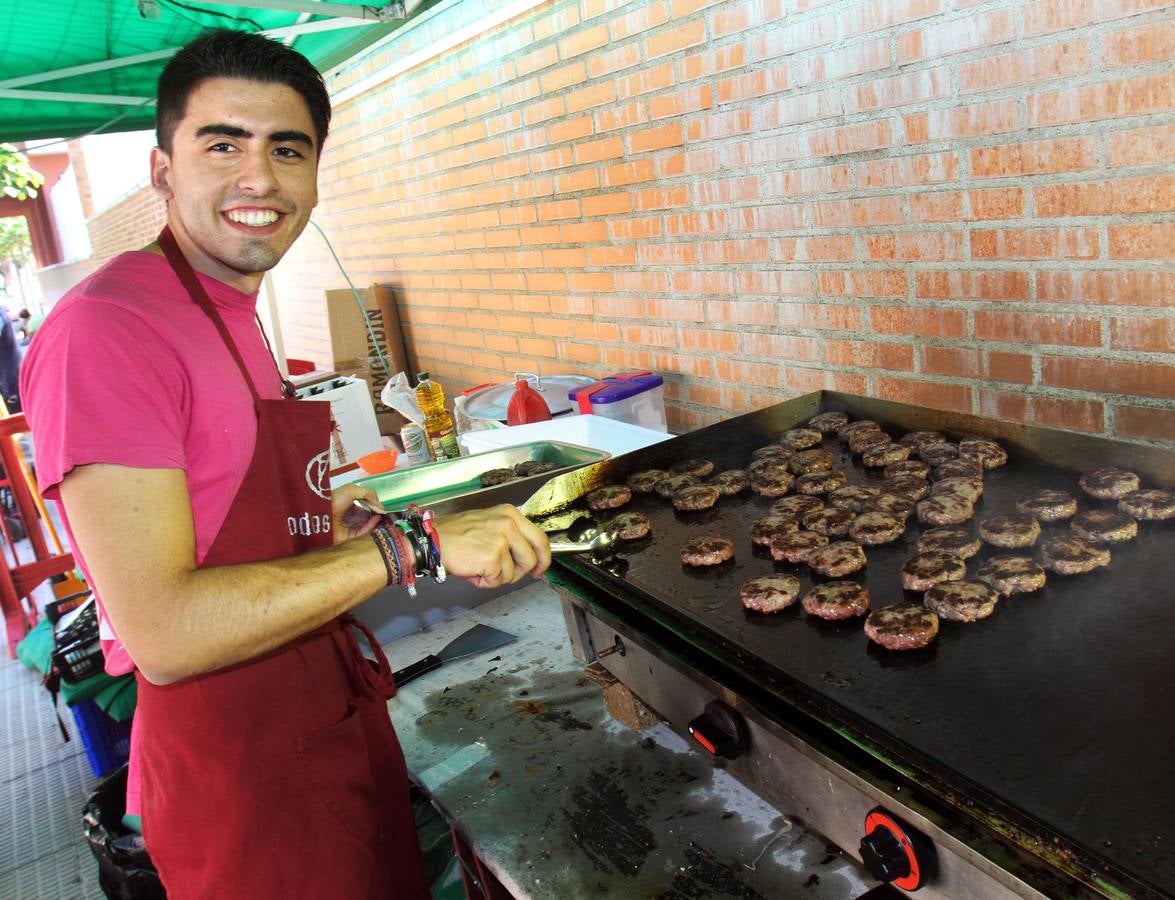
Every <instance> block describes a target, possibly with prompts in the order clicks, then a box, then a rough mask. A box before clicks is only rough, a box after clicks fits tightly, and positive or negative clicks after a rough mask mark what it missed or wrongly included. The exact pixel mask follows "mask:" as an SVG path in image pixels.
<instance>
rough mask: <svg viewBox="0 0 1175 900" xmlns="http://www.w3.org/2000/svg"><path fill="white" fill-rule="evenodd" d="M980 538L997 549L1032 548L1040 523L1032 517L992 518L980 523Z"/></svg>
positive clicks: (1038, 532) (1037, 535)
mask: <svg viewBox="0 0 1175 900" xmlns="http://www.w3.org/2000/svg"><path fill="white" fill-rule="evenodd" d="M979 536H980V537H981V538H983V539H984V540H985V541H987V542H988V543H989V544H991V545H992V546H995V547H1031V546H1032V545H1033V544H1035V543H1036V539H1037V538H1038V537H1040V523H1039V522H1038V521H1036V519H1034V518H1032V516H1022V515H1015V516H991V517H990V518H987V519H984V520H983V521H982V522H980V523H979Z"/></svg>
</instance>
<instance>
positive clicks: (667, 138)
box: [630, 123, 683, 153]
mask: <svg viewBox="0 0 1175 900" xmlns="http://www.w3.org/2000/svg"><path fill="white" fill-rule="evenodd" d="M630 140H631V141H632V152H633V153H646V152H648V151H650V150H664V149H665V148H666V147H680V146H681V145H682V143H683V138H682V134H681V125H680V124H679V123H674V124H672V125H662V126H661V127H660V128H649V129H646V130H645V131H634V132H633V133H632V135H631V138H630Z"/></svg>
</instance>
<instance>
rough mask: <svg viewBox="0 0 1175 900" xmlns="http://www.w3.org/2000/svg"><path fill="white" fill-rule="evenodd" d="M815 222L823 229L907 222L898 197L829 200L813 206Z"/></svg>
mask: <svg viewBox="0 0 1175 900" xmlns="http://www.w3.org/2000/svg"><path fill="white" fill-rule="evenodd" d="M812 210H813V214H814V221H815V223H816V225H818V226H820V227H822V228H832V227H837V226H845V227H847V226H852V225H894V224H898V223H901V222H904V221H905V216H904V215H903V213H902V201H901V199H900V198H898V197H870V198H867V199H861V200H827V201H822V202H818V203H814V204H812Z"/></svg>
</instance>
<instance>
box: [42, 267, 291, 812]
mask: <svg viewBox="0 0 1175 900" xmlns="http://www.w3.org/2000/svg"><path fill="white" fill-rule="evenodd" d="M199 278H200V281H201V283H202V284H203V285H204V288H205V290H206V291H207V292H208V295H209V297H211V299H212V302H213V304H214V305H215V306H216V308H217V310H218V311H219V312H220V315H221V317H222V318H223V319H224V322H225V324H226V326H227V327H228V330H229V332H230V333H231V334H232V336H233V340H234V342H235V343H236V345H237V348H238V349H239V351H240V353H241V356H242V357H243V359H244V360H245V365H246V366H247V368H248V369H249V372H250V374H251V376H252V378H253V383H254V384H255V385H256V386H257V390H258V391H259V392H260V394H261V396H262V397H263V398H269V399H276V398H278V397H280V395H281V378H280V376H279V374H278V371H277V367H276V366H275V364H274V361H273V357H272V356H270V354H269V351H268V349H267V348H266V346H265V343H264V341H263V340H262V337H261V332H260V330H259V328H258V326H257V322H256V319H255V312H254V310H255V304H256V295H251V294H243V293H241V292H240V291H237V290H236V289H234V288H232V287H229V286H228V285H226V284H223V283H222V282H219V281H216V280H214V279H212V278H208V277H205V276H203V275H200V276H199ZM21 400H22V402H23V404H24V409H25V414H26V415H27V417H28V421H29V424H30V426H31V428H32V431H33V439H34V442H35V458H36V468H37V482H38V484H39V486H40V489H41V492H42V494H43V495H44V496H45V497H47V498H49V499H52V500H58V499H59V492H58V487H59V485H60V484H61V481H62V479H63V478H65V476H66V475H68V474H69V471H70V470H71V469H73V468H74V467H75V466H83V465H86V464H88V463H112V464H115V465H122V466H131V467H135V468H145V469H183V470H184V472H185V474H186V476H187V480H188V491H189V493H190V495H191V500H192V515H193V519H194V525H195V531H196V561H197V562H200V561H202V560H203V559H204V557H205V556H206V555H207V553H208V550H209V548H210V547H211V546H212V543H213V541H215V539H216V535H217V533H218V532H219V530H220V527H221V524H222V523H223V521H224V519H225V516H226V515H227V513H228V510H229V506H230V505H231V503H232V501H233V498H234V496H235V495H236V493H237V490H238V489H239V488H240V485H241V482H242V481H243V480H244V477H245V472H246V470H247V469H248V467H249V462H250V460H251V458H252V456H253V447H254V444H255V442H256V428H257V420H256V416H255V414H254V410H253V402H252V398H251V396H250V394H249V390H248V388H247V386H246V385H245V382H244V379H243V378H242V377H241V374H240V371H239V369H238V368H237V366H236V364H235V363H234V362H233V359H232V357H231V356H230V355H229V352H228V350H227V349H226V348H225V346H224V342H223V341H222V340H221V338H220V335H219V334H218V333H217V331H216V328H215V326H214V325H213V324H212V321H211V320H210V319H209V318H208V316H207V315H205V314H204V312H203V311H201V310H200V308H199V307H198V306H196V304H195V303H193V302H192V300H191V299H190V298H189V297H188V295H187V293H186V292H185V291H184V288H183V286H182V285H181V284H180V282H179V279H178V278H177V277H176V276H175V274H174V273H173V272H172V271H171V268H170V266H169V265H168V263H167V260H166V259H164V257H162V256H160V255H158V254H155V253H149V252H146V251H136V252H133V253H124V254H122V255H121V256H118V257H116V258H115V259H113V260H111V261H110V262H109V263H107V264H106V265H105V266H103V267H102V268H101V269H99V270H98V271H97V272H95V273H94V274H93V275H91V276H90V277H89V278H87V279H86V280H85V281H83V282H82V283H81V284H79V285H77V286H76V287H75V288H74V289H73V290H71V291H70V292H69V293H68V294H66V296H65V297H63V298H62V299H61V300H60V301H59V302H58V303H57V305H56V306H55V307H54V308H53V311H52V312H51V313H50V314H49V316H48V317H47V318H46V319H45V322H44V324H43V325H42V326H41V328H40V329H39V330H38V332H37V338H36V340H35V341H33V342H32V343H31V344H30V346H29V351H28V354H27V356H26V357H25V360H24V363H23V365H22V367H21ZM144 500H145V503H144V507H145V508H146V509H149V508H150V498H144ZM58 511H59V512H60V513H61V516H62V520H63V522H64V524H65V527H66V531H67V533H68V534H69V539H70V544H71V546H72V547H73V551H74V555H75V558H76V559H77V561H78V564H79V565H80V566H81V568H82V571H83V572H85V575H86V580H87V582H88V583H89V584H90V586H91V587H92V588H94V593H95V596H96V597H97V600H98V607H99V621H100V628H101V633H102V648H103V651H104V652H105V655H106V670H107V671H108V672H110V673H111V674H112V675H120V674H123V673H126V672H130V671H132V670H133V668H134V663H133V662H132V661H131V659H130V657H129V655H128V654H127V652H126V649H125V648H124V647H123V645H122V642H121V641H119V640H118V635H117V634H116V633H115V631H114V629H113V628H112V627H111V624H110V622H109V620H108V618H107V617H106V615H105V612H104V610H103V608H102V597H101V586H100V585H95V584H94V581H93V579H92V578H91V577H90V572H89V569H88V568H87V566H86V561H85V558H84V556H83V555H82V554H81V553H79V552H78V548H77V544H76V542H75V541H74V540H73V534H72V531H71V530H70V528H69V520H68V517H67V516H66V515H65V511H64V509H62V508H61V505H60V503H58ZM110 526H111V527H112V528H117V527H118V522H117V521H112V522H111V523H110ZM134 768H136V767H135V766H134V765H133V760H132V769H134ZM135 775H137V773H135V772H132V779H134V776H135ZM135 793H136V792H135V791H133V790H132V794H131V797H129V798H128V802H130V803H134V800H135V797H134V794H135Z"/></svg>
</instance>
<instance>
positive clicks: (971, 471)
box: [930, 459, 983, 481]
mask: <svg viewBox="0 0 1175 900" xmlns="http://www.w3.org/2000/svg"><path fill="white" fill-rule="evenodd" d="M930 477H931V478H933V479H934V480H935V481H942V480H943V479H944V478H982V477H983V466H981V465H980V464H979V462H978V461H977V460H974V459H948V460H947V461H946V462H944V463H942V464H941V465H939V466H938V467H937V468H935V470H934V471H933V472H932V473H931V474H930Z"/></svg>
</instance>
